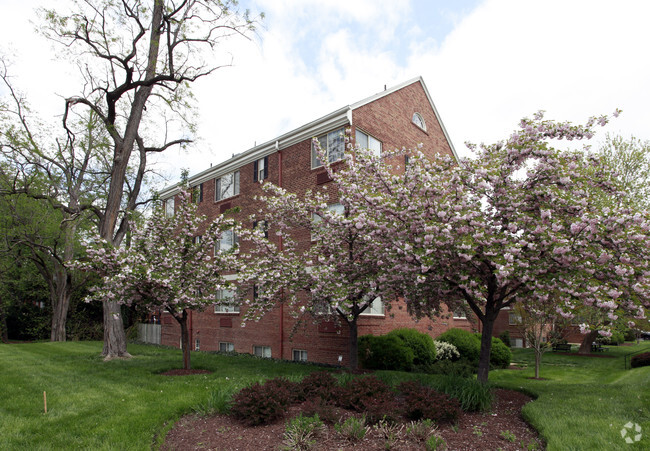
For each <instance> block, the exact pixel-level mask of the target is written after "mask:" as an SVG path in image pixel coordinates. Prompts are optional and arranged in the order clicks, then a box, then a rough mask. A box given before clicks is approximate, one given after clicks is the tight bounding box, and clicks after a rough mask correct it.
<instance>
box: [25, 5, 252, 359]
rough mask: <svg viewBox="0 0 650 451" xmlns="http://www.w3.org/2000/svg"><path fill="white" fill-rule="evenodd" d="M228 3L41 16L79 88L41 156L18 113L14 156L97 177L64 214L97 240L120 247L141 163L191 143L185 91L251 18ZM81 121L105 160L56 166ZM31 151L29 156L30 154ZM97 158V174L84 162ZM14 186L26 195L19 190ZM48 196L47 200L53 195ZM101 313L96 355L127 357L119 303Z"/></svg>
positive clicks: (87, 9) (95, 8)
mask: <svg viewBox="0 0 650 451" xmlns="http://www.w3.org/2000/svg"><path fill="white" fill-rule="evenodd" d="M235 6H236V2H234V1H225V2H222V1H219V0H150V1H141V0H85V1H76V2H74V9H73V11H71V12H59V11H55V10H43V11H42V19H43V27H42V30H43V32H44V34H45V36H47V37H48V38H50V39H51V40H52V41H53V42H55V43H56V44H57V45H58V46H59V47H58V48H59V49H60V52H61V53H62V55H61V56H62V57H65V58H67V59H68V60H70V61H71V62H74V63H75V64H76V65H77V66H78V67H79V68H80V75H81V80H82V82H81V83H80V87H79V92H78V93H76V94H75V95H71V96H68V97H66V98H65V104H64V111H63V129H64V130H65V132H66V135H65V136H64V139H63V140H59V141H56V142H55V143H54V144H53V145H51V146H49V149H47V147H48V146H45V145H43V144H42V143H40V142H39V141H37V140H36V139H35V138H36V137H37V135H36V134H35V133H32V132H31V131H30V130H29V129H28V128H27V127H26V126H25V122H24V121H22V120H21V119H20V117H21V116H19V120H18V121H17V127H18V129H19V130H21V133H23V134H24V135H26V136H27V138H28V140H27V142H26V143H25V145H24V146H22V147H21V148H20V151H21V153H23V155H21V158H22V157H23V156H24V155H25V152H27V163H28V164H37V165H38V164H39V163H40V162H42V161H47V164H48V165H50V166H56V164H57V163H59V164H60V165H61V171H64V172H67V173H69V174H70V175H72V176H73V177H75V178H77V177H85V176H88V175H89V174H101V176H102V177H103V178H104V184H105V187H106V189H105V192H104V193H103V195H101V196H98V195H96V196H94V197H93V198H91V199H86V200H85V201H83V202H81V201H80V202H79V204H78V205H73V206H67V207H66V210H67V212H68V213H69V214H71V215H73V216H75V215H79V214H80V213H82V212H84V211H90V212H92V214H93V215H94V218H95V221H96V227H97V230H98V232H99V234H100V236H101V237H102V238H103V239H104V240H105V241H106V242H108V243H111V244H112V245H115V246H119V245H120V244H121V243H122V240H123V239H124V237H125V236H126V234H127V232H128V230H129V217H130V214H129V213H130V212H132V211H134V210H135V209H136V208H137V207H138V206H139V205H140V204H141V203H142V202H143V201H145V200H146V199H143V198H142V194H143V193H142V190H143V188H142V187H143V182H144V177H145V174H146V173H147V171H148V167H149V165H148V159H149V156H150V155H151V154H152V153H159V152H162V151H164V150H166V149H168V148H169V147H172V146H179V145H186V144H188V143H190V142H191V139H190V138H188V136H190V135H191V133H192V131H193V127H192V118H191V114H190V113H191V111H192V109H191V101H192V96H191V90H190V87H191V84H192V83H193V82H195V81H196V80H198V79H199V78H201V77H204V76H207V75H209V74H211V73H213V72H214V71H215V70H216V69H217V68H219V67H221V66H223V65H224V61H219V60H217V59H216V58H215V48H216V46H217V45H218V44H219V43H221V41H222V40H223V39H225V38H228V37H229V36H232V35H240V36H245V35H246V34H247V33H248V32H249V31H251V30H252V29H253V28H254V25H255V21H254V20H253V19H251V18H250V17H249V15H248V13H247V12H245V13H239V12H238V11H237V10H236V9H234V7H235ZM228 58H229V57H228ZM229 63H230V59H228V60H227V61H225V64H229ZM89 112H90V113H89ZM89 114H92V115H93V116H94V117H96V119H97V125H98V127H99V128H101V133H100V136H102V138H103V139H105V140H106V142H107V145H108V147H107V149H108V152H107V154H105V158H104V156H97V155H96V154H95V153H92V152H91V158H89V159H86V158H83V157H79V158H64V159H58V157H57V156H56V155H55V154H56V150H57V149H59V148H60V147H64V148H65V149H66V152H67V153H69V154H71V155H76V156H80V155H83V151H80V150H79V149H78V147H79V141H78V136H79V135H80V134H83V132H82V130H81V129H80V127H79V121H78V118H79V117H87V116H88V115H89ZM161 130H163V131H164V132H160V131H161ZM174 135H175V136H174ZM35 143H36V144H38V146H33V144H35ZM33 147H38V149H39V150H38V151H37V152H36V153H35V154H34V153H33V152H34V149H33ZM51 149H54V150H51ZM92 149H94V148H91V151H92ZM98 160H101V163H102V165H100V168H98V167H96V166H94V165H93V164H92V163H96V162H97V161H98ZM103 163H106V165H105V166H104V165H103ZM129 168H133V171H132V172H130V171H129ZM23 188H24V189H22V191H23V192H29V193H31V191H30V190H29V189H28V188H29V187H28V186H27V187H23ZM17 190H20V188H18V189H17ZM48 199H50V200H51V201H55V202H56V200H57V197H56V196H48ZM103 308H104V349H103V354H104V355H105V356H106V357H107V358H111V357H116V356H125V355H128V353H127V351H126V337H125V334H124V328H123V323H122V318H121V312H120V306H119V304H118V303H117V302H116V301H113V300H110V299H106V300H105V301H104V304H103Z"/></svg>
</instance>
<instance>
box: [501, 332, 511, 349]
mask: <svg viewBox="0 0 650 451" xmlns="http://www.w3.org/2000/svg"><path fill="white" fill-rule="evenodd" d="M499 340H501V341H502V342H503V344H504V345H506V346H508V347H510V331H509V330H504V331H503V332H501V333H500V334H499Z"/></svg>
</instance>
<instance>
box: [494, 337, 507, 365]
mask: <svg viewBox="0 0 650 451" xmlns="http://www.w3.org/2000/svg"><path fill="white" fill-rule="evenodd" d="M511 360H512V351H511V350H510V348H509V347H508V346H506V345H505V344H504V343H503V341H501V340H500V339H499V338H495V337H492V350H491V351H490V365H492V366H493V367H495V368H508V366H510V361H511Z"/></svg>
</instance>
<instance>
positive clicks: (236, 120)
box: [0, 0, 650, 184]
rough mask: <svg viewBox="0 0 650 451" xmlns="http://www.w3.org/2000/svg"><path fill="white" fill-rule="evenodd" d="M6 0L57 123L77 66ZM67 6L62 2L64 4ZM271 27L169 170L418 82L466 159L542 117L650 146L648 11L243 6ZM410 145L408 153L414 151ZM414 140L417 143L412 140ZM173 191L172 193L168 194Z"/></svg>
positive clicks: (403, 2)
mask: <svg viewBox="0 0 650 451" xmlns="http://www.w3.org/2000/svg"><path fill="white" fill-rule="evenodd" d="M41 3H46V4H49V6H50V7H52V6H53V5H54V3H53V2H52V1H49V2H42V1H40V0H0V11H1V14H0V52H1V53H4V54H10V55H13V56H12V60H13V61H14V65H13V66H12V68H11V72H12V73H13V75H14V77H15V81H16V83H17V84H18V86H19V87H20V88H21V89H22V90H23V91H24V92H25V93H26V94H27V96H28V98H29V100H30V102H31V104H32V107H33V108H34V109H35V110H39V111H42V112H43V114H44V116H45V117H46V118H54V117H55V115H56V114H57V112H58V111H60V107H61V106H62V101H61V100H60V99H61V96H70V95H73V94H75V93H76V92H75V91H74V89H73V87H66V80H70V79H71V78H73V77H72V75H73V74H74V72H75V68H74V67H73V66H71V65H70V64H69V63H68V62H66V61H53V57H52V52H51V49H50V44H49V43H48V42H47V41H44V40H43V38H41V37H39V36H37V35H36V33H34V31H33V29H34V25H33V24H30V23H29V20H35V15H34V13H33V10H34V8H36V6H38V5H39V4H41ZM57 3H58V1H57ZM240 4H241V6H242V7H244V8H249V9H251V11H252V12H259V11H264V12H265V14H266V19H265V20H264V22H263V25H262V27H261V28H260V30H259V31H258V34H257V36H256V37H255V38H254V39H253V40H252V41H245V40H239V41H236V42H230V43H229V44H228V47H227V50H228V51H230V52H231V53H232V55H233V57H234V67H230V68H224V69H221V70H219V71H218V72H217V73H216V74H214V75H213V76H211V77H210V78H208V79H205V80H203V81H202V82H201V83H199V84H198V85H197V86H196V90H195V93H196V96H197V99H198V102H199V104H198V108H199V113H200V123H199V138H200V139H199V140H198V141H197V142H196V144H195V145H193V146H192V147H191V148H190V149H189V150H188V151H186V152H181V151H178V150H168V151H167V152H166V153H165V155H164V157H163V158H162V161H161V162H160V164H161V169H163V170H164V171H165V172H166V173H167V174H168V176H169V180H170V182H176V181H177V180H178V176H179V173H180V168H189V170H190V174H195V173H197V172H200V171H202V170H204V169H206V168H208V167H209V166H210V164H211V163H212V164H216V163H219V162H221V161H223V160H224V159H227V158H229V157H230V156H231V155H232V154H233V153H239V152H242V151H245V150H247V149H249V148H251V147H253V145H254V144H255V143H256V142H257V143H262V142H265V141H268V140H270V139H273V138H275V137H276V136H278V135H281V134H283V133H285V132H287V131H290V130H291V129H293V128H296V127H298V126H300V125H303V124H305V123H307V122H309V121H311V120H314V119H316V118H318V117H320V116H322V115H324V114H327V113H329V112H331V111H333V110H335V109H338V108H340V107H342V106H345V105H348V104H351V103H354V102H356V101H358V100H361V99H363V98H365V97H368V96H370V95H373V94H375V93H377V92H379V91H382V90H383V88H384V85H388V87H390V86H393V85H396V84H398V83H401V82H403V81H405V80H408V79H411V78H413V77H416V76H419V75H421V76H422V77H423V78H424V81H425V83H426V85H427V87H428V89H429V92H430V94H431V96H432V98H433V101H434V102H435V104H436V106H437V108H438V111H439V113H440V115H441V119H442V121H443V123H444V124H445V126H446V128H447V131H448V132H449V135H450V137H451V139H452V141H453V143H454V145H455V147H456V150H457V151H459V153H461V155H466V154H467V152H466V151H465V145H464V142H466V141H470V142H476V143H480V142H486V143H490V142H494V141H497V140H500V139H505V138H507V136H508V135H509V134H510V133H511V132H512V131H513V130H514V129H515V128H516V126H517V124H518V121H519V119H521V118H522V117H524V116H531V115H532V114H533V113H534V112H536V111H537V110H540V109H543V110H546V111H547V114H546V117H547V118H548V119H557V120H572V121H584V120H585V119H586V118H587V117H589V116H591V115H596V114H598V115H599V114H611V113H612V112H613V111H614V110H615V109H616V108H621V109H622V110H623V114H622V115H621V116H620V117H619V118H618V119H616V120H614V122H612V123H611V124H610V125H608V126H607V128H606V129H605V130H604V131H603V133H602V134H599V135H597V137H596V140H595V141H594V143H593V144H595V145H597V144H598V141H599V139H603V138H604V135H605V132H606V131H609V132H610V133H620V134H623V135H624V136H626V137H628V136H630V135H634V136H636V137H638V138H641V139H650V57H649V54H650V26H649V25H648V20H649V19H650V1H646V0H638V1H627V0H619V1H610V0H607V1H600V0H584V1H583V0H530V1H525V0H485V1H479V0H464V1H443V0H432V1H426V0H302V1H299V0H247V1H244V0H241V1H240ZM405 144H408V143H405ZM413 144H415V143H413ZM167 183H169V182H166V183H163V184H167Z"/></svg>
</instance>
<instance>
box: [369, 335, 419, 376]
mask: <svg viewBox="0 0 650 451" xmlns="http://www.w3.org/2000/svg"><path fill="white" fill-rule="evenodd" d="M413 358H414V354H413V351H412V350H411V349H410V348H408V347H407V346H406V345H405V344H404V342H403V341H402V340H401V339H400V338H398V337H396V336H394V335H380V336H374V335H364V336H362V337H360V338H359V361H360V362H361V364H362V365H363V367H364V368H368V369H374V370H395V371H409V370H410V369H411V368H412V366H413Z"/></svg>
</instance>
